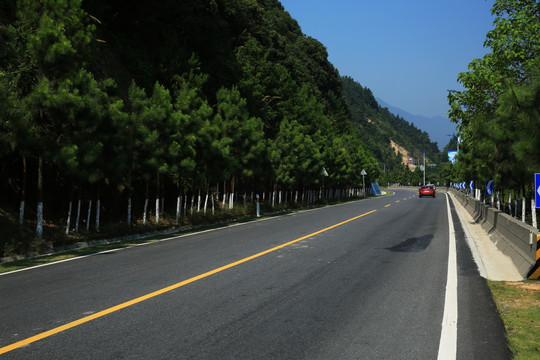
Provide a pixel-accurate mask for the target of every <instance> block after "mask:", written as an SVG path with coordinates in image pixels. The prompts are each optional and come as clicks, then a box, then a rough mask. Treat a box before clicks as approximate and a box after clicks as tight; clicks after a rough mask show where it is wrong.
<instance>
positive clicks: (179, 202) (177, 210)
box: [176, 194, 182, 222]
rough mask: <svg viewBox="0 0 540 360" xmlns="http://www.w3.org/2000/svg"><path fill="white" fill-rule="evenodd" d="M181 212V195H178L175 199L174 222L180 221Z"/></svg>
mask: <svg viewBox="0 0 540 360" xmlns="http://www.w3.org/2000/svg"><path fill="white" fill-rule="evenodd" d="M181 212H182V195H180V194H178V197H177V198H176V222H178V221H179V220H180V215H181Z"/></svg>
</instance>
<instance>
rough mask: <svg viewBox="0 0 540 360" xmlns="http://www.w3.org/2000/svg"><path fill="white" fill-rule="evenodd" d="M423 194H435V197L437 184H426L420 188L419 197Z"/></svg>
mask: <svg viewBox="0 0 540 360" xmlns="http://www.w3.org/2000/svg"><path fill="white" fill-rule="evenodd" d="M422 196H433V197H435V186H433V185H424V186H422V187H421V188H420V189H419V190H418V197H422Z"/></svg>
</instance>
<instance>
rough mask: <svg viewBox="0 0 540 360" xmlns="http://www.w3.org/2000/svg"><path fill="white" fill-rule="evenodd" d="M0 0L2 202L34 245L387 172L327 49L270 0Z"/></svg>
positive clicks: (354, 181) (371, 178)
mask: <svg viewBox="0 0 540 360" xmlns="http://www.w3.org/2000/svg"><path fill="white" fill-rule="evenodd" d="M1 6H2V8H1V12H0V16H2V19H1V20H2V24H4V25H3V26H2V28H1V39H2V43H1V47H2V48H1V52H0V54H1V55H0V56H1V57H0V71H1V72H0V92H1V95H2V98H3V101H2V107H1V108H0V111H1V116H0V119H1V123H0V128H1V130H2V133H1V138H0V139H1V146H0V157H1V162H0V163H1V165H0V166H1V170H2V174H3V175H4V174H5V176H2V177H1V179H0V189H1V191H2V194H3V196H2V199H1V202H2V208H4V209H8V210H9V211H8V212H9V213H10V214H15V213H18V214H19V216H18V217H19V222H21V223H22V224H24V225H26V227H28V228H30V229H31V228H32V227H35V229H36V234H37V235H38V238H41V237H42V234H43V224H45V230H47V220H49V221H50V219H54V220H55V221H56V223H62V222H64V223H65V224H67V228H66V234H67V233H68V232H70V231H76V232H79V231H80V229H79V222H81V228H82V227H83V223H85V226H86V229H87V231H99V230H100V222H99V221H100V219H101V221H102V222H108V223H111V222H116V223H123V224H125V225H126V226H128V227H131V226H134V225H136V224H139V223H141V222H142V223H146V222H147V221H149V219H150V216H152V218H151V220H152V222H154V223H159V222H160V214H162V213H163V212H164V213H169V214H173V215H172V216H173V217H174V214H175V213H176V214H177V219H178V214H179V213H182V210H184V214H185V210H186V202H188V201H189V200H191V207H192V208H193V201H195V207H196V209H202V204H201V200H200V199H201V197H200V194H201V193H202V195H203V198H204V195H205V194H207V195H208V194H209V195H210V200H211V201H212V204H213V202H214V200H216V202H217V201H218V200H220V201H221V200H222V199H223V200H225V201H227V203H228V204H229V206H230V207H231V208H232V199H233V198H232V197H230V195H227V194H233V193H252V192H255V193H262V192H266V191H272V190H273V191H276V190H283V191H291V194H292V191H298V192H299V193H300V197H295V200H296V201H300V199H302V200H303V199H304V195H305V194H306V191H307V190H310V189H313V190H316V189H320V187H321V182H322V181H323V179H324V178H323V177H322V176H321V170H322V167H323V166H324V167H325V168H326V169H327V171H328V173H329V176H328V177H327V178H326V179H324V180H325V185H326V187H327V188H340V189H347V188H352V187H355V186H359V185H360V184H362V177H361V175H360V172H361V170H362V169H365V170H366V171H367V173H368V175H367V176H366V179H365V180H366V181H368V182H369V181H374V180H376V179H377V177H378V175H379V174H380V166H379V164H378V162H377V160H376V159H375V157H374V156H373V155H372V154H371V153H370V152H369V151H367V150H366V148H365V147H364V145H363V143H362V139H361V136H360V132H361V129H359V128H357V127H355V126H353V125H352V123H351V122H350V113H349V110H348V107H347V105H346V103H345V102H344V100H343V99H342V97H341V93H342V84H341V80H340V77H339V75H338V72H337V70H336V69H335V68H334V67H333V66H332V64H330V63H329V62H328V60H327V57H328V54H327V53H326V49H325V47H324V46H323V45H322V44H320V43H319V42H318V41H317V40H315V39H313V38H310V37H307V36H305V35H304V34H302V32H301V30H300V28H299V26H298V24H297V23H296V21H295V20H293V19H292V18H291V17H290V16H289V14H288V13H287V12H285V11H284V9H283V8H282V6H281V4H280V3H279V2H278V1H277V0H260V1H248V0H237V1H214V0H212V1H190V2H180V3H179V2H177V1H171V0H161V1H155V2H147V1H109V0H107V1H105V0H103V1H100V0H96V1H88V2H81V1H80V0H59V1H52V2H36V1H33V0H19V1H14V2H3V3H2V5H1ZM297 194H298V193H297ZM225 196H227V197H225ZM291 196H292V195H291ZM297 196H298V195H297ZM306 196H307V195H306ZM166 197H167V198H168V199H169V200H167V201H166V203H165V204H166V206H168V207H164V204H163V201H164V199H165V198H166ZM150 199H154V200H152V202H150V201H149V200H150ZM171 199H172V200H171ZM207 199H208V198H207ZM182 200H183V201H184V202H183V206H184V209H182V203H181V202H180V201H182ZM210 200H205V203H204V207H205V209H206V206H207V203H206V201H210ZM154 201H155V202H154ZM225 201H223V202H225ZM150 203H152V205H151V206H150ZM81 204H82V206H81ZM154 204H155V206H154ZM188 209H189V208H188ZM14 217H15V218H16V217H17V216H14ZM80 218H82V220H80ZM36 219H37V220H36ZM147 219H148V220H147Z"/></svg>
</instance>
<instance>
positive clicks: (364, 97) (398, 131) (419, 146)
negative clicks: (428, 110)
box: [342, 77, 444, 181]
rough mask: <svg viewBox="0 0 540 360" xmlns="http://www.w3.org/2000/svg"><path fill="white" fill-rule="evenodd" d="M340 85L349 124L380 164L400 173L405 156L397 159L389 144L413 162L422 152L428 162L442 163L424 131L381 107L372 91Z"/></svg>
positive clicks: (349, 80) (351, 82) (347, 83)
mask: <svg viewBox="0 0 540 360" xmlns="http://www.w3.org/2000/svg"><path fill="white" fill-rule="evenodd" d="M342 82H343V97H344V99H345V102H346V103H347V105H348V106H349V108H350V111H351V121H352V123H353V124H354V125H355V127H357V128H358V129H359V136H360V139H361V140H362V143H363V144H364V145H365V146H366V147H367V148H368V149H369V150H370V151H371V152H372V153H373V154H374V156H375V157H376V158H377V160H378V161H379V162H382V163H384V164H386V168H387V169H388V170H390V171H392V170H396V169H399V170H402V168H403V167H402V166H401V165H402V164H403V156H404V155H405V154H399V155H396V151H395V148H393V147H392V146H391V144H396V145H398V146H400V147H401V148H404V149H406V150H407V151H408V152H409V155H410V156H411V157H413V158H415V159H421V158H423V155H422V152H425V153H426V157H427V159H428V162H432V163H439V162H440V161H444V157H443V156H442V155H441V153H440V152H439V150H438V148H437V144H436V143H434V142H432V141H431V139H430V138H429V135H428V134H427V133H426V132H425V131H422V130H421V129H418V128H416V127H415V126H414V125H413V124H411V123H409V122H408V121H406V120H405V119H403V118H401V117H399V116H397V115H394V114H392V113H390V112H389V111H388V109H387V108H383V107H381V106H380V105H379V104H378V103H377V100H376V99H375V97H374V96H373V93H372V92H371V90H370V89H368V88H365V87H363V86H362V85H360V84H359V83H358V82H356V81H354V80H353V79H352V78H350V77H342ZM389 180H392V181H397V180H396V179H389Z"/></svg>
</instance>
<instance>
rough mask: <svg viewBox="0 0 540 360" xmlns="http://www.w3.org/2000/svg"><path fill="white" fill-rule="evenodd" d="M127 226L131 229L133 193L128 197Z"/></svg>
mask: <svg viewBox="0 0 540 360" xmlns="http://www.w3.org/2000/svg"><path fill="white" fill-rule="evenodd" d="M127 225H128V227H131V193H130V195H129V197H128V208H127Z"/></svg>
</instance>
